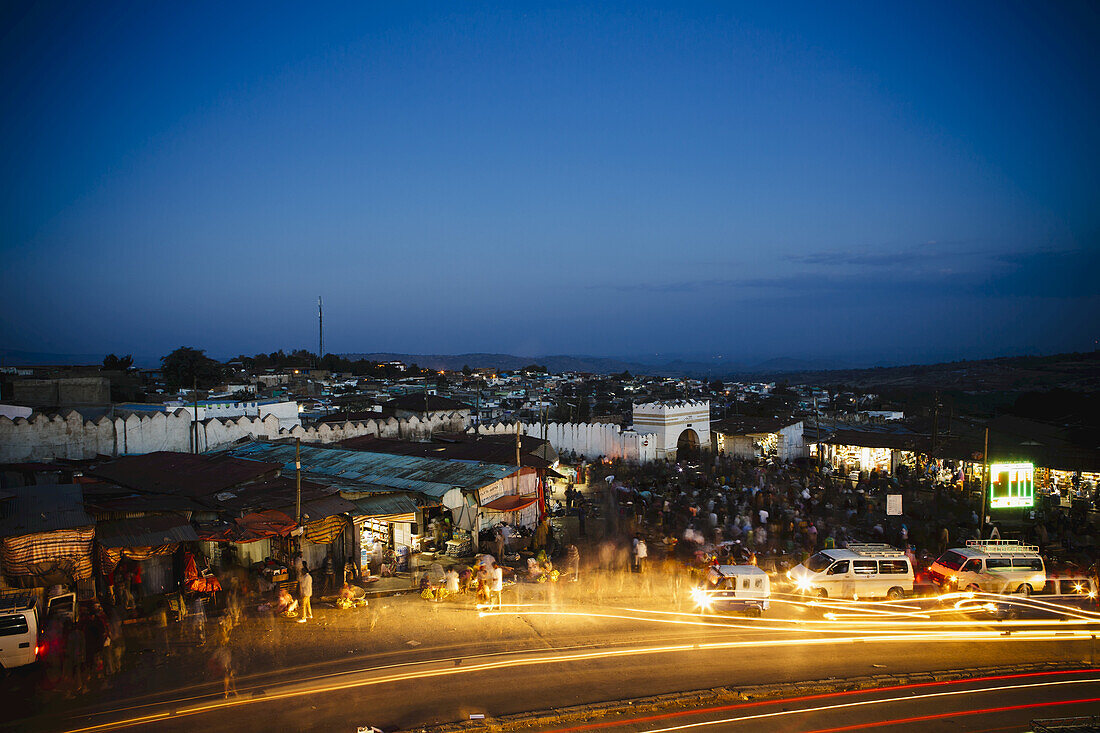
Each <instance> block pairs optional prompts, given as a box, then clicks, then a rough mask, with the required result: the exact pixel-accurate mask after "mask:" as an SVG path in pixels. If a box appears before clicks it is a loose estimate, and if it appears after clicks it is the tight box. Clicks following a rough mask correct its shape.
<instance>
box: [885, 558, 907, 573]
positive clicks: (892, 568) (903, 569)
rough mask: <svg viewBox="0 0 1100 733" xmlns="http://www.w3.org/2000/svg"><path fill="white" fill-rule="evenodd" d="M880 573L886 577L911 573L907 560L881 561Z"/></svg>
mask: <svg viewBox="0 0 1100 733" xmlns="http://www.w3.org/2000/svg"><path fill="white" fill-rule="evenodd" d="M878 571H879V572H880V573H884V574H886V575H905V574H907V573H908V572H909V563H908V562H906V561H905V560H880V561H879V563H878Z"/></svg>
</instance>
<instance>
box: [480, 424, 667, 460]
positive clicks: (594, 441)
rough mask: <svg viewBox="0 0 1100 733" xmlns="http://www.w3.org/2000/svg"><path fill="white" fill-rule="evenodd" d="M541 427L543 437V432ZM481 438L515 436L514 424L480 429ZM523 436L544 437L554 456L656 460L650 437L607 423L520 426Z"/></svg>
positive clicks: (654, 444) (483, 426)
mask: <svg viewBox="0 0 1100 733" xmlns="http://www.w3.org/2000/svg"><path fill="white" fill-rule="evenodd" d="M544 427H545V430H546V432H545V435H544V433H543V428H544ZM479 430H480V431H481V434H482V435H507V434H515V432H516V426H515V424H512V425H507V424H504V423H498V424H496V425H482V426H481V427H480V428H479ZM522 430H523V434H524V435H530V436H532V437H535V438H542V437H545V438H546V439H547V440H549V441H550V445H552V446H554V450H556V451H557V452H558V453H564V452H566V451H572V452H574V453H576V454H578V455H581V456H584V457H585V458H587V459H589V460H594V459H596V458H600V457H601V456H602V457H604V458H619V459H622V460H624V461H634V462H637V463H648V462H649V461H655V460H657V458H658V453H657V441H656V440H655V439H654V436H653V435H644V434H642V433H638V432H635V431H633V430H621V429H620V428H619V426H618V425H612V424H610V423H556V422H552V423H547V424H546V425H545V426H543V425H542V424H540V423H533V424H524V425H523V427H522Z"/></svg>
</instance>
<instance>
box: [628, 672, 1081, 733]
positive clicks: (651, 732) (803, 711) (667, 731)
mask: <svg viewBox="0 0 1100 733" xmlns="http://www.w3.org/2000/svg"><path fill="white" fill-rule="evenodd" d="M1095 682H1096V680H1055V681H1052V682H1035V683H1028V684H1020V685H993V686H990V687H981V688H977V689H973V688H969V689H966V690H948V691H946V692H930V693H927V694H923V695H908V696H899V697H891V698H882V699H876V700H857V701H855V702H846V703H837V704H834V705H822V706H818V707H812V708H799V709H798V710H776V711H773V712H769V713H755V714H753V715H745V716H741V717H733V718H722V719H719V720H704V721H699V722H695V723H685V724H683V725H675V726H670V727H667V728H650V729H648V730H646V731H645V733H672V732H673V731H681V730H690V729H692V728H703V727H707V726H712V725H722V724H726V723H743V722H747V721H752V720H765V719H768V718H780V717H789V716H793V715H807V714H810V713H821V712H827V711H832V710H844V709H850V708H857V707H869V706H874V705H888V704H891V703H899V702H903V703H912V702H913V701H914V700H924V699H931V698H938V697H939V698H942V697H952V696H958V695H973V694H981V693H983V692H1004V691H1005V690H1027V689H1035V688H1040V687H1055V686H1062V685H1081V684H1094V683H1095ZM863 692H864V694H866V693H869V692H874V691H873V690H864V691H863ZM1097 701H1100V697H1093V698H1087V699H1082V700H1074V701H1070V702H1051V703H1032V704H1030V705H1021V706H1019V707H1020V708H1021V709H1022V708H1025V707H1041V706H1042V705H1055V704H1064V705H1069V704H1075V703H1076V704H1080V703H1091V702H1097ZM773 702H778V703H783V702H784V701H783V700H778V701H773ZM1004 709H1006V710H1007V709H1011V707H1009V708H1004ZM968 712H970V711H962V712H959V713H955V714H954V715H965V714H967V713H968ZM938 717H951V716H947V715H944V714H942V713H940V714H936V715H931V716H925V717H924V719H928V720H932V719H935V718H938ZM879 725H883V723H881V722H876V723H871V724H866V725H857V726H855V727H856V728H860V727H865V728H869V727H873V726H879ZM847 729H848V728H836V729H832V730H847Z"/></svg>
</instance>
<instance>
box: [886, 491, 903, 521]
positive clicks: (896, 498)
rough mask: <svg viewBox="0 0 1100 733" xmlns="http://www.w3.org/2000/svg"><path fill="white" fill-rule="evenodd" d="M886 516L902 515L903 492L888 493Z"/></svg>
mask: <svg viewBox="0 0 1100 733" xmlns="http://www.w3.org/2000/svg"><path fill="white" fill-rule="evenodd" d="M886 516H888V517H900V516H901V494H887V495H886Z"/></svg>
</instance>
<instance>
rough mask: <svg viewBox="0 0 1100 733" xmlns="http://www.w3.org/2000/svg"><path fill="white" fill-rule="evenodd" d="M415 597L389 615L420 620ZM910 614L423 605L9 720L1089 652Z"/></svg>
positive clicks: (238, 720)
mask: <svg viewBox="0 0 1100 733" xmlns="http://www.w3.org/2000/svg"><path fill="white" fill-rule="evenodd" d="M417 602H418V601H416V599H410V603H409V604H406V605H404V606H399V607H400V608H402V609H404V610H406V611H407V612H409V613H410V614H412V613H416V612H418V611H423V609H424V606H423V602H419V603H420V604H421V605H415V604H416V603H417ZM917 610H918V611H920V613H914V611H913V609H912V606H911V605H910V606H906V607H899V608H894V609H884V608H882V607H881V606H874V605H872V606H871V607H868V608H863V609H861V608H859V607H845V606H841V607H837V608H829V609H822V608H812V609H807V608H803V607H797V606H790V607H787V608H782V607H777V608H776V609H775V611H774V612H773V613H770V614H769V615H768V616H767V617H765V618H764V619H754V620H745V619H739V618H710V617H708V618H706V619H700V618H699V617H697V616H694V615H680V614H676V613H672V612H669V611H664V610H658V609H649V610H630V609H626V608H623V607H619V606H605V605H593V604H587V605H565V604H562V605H560V606H559V607H558V608H556V609H555V608H551V607H548V606H544V605H524V606H522V607H519V608H514V609H506V611H507V612H506V613H504V614H502V615H498V616H488V617H480V618H479V617H478V615H477V613H476V612H475V611H471V610H469V609H458V608H451V607H440V608H438V609H435V608H433V609H431V611H430V613H431V614H432V616H433V618H432V623H431V624H430V625H428V624H420V623H410V622H411V621H418V620H419V619H416V618H408V617H406V618H404V620H405V621H406V623H404V624H402V625H401V626H400V627H397V626H395V628H418V629H420V632H421V633H419V634H418V635H417V638H416V639H407V640H404V637H402V636H401V635H400V634H397V635H396V636H393V638H389V641H388V642H387V643H388V644H389V646H385V645H382V646H378V647H376V648H375V649H373V650H372V651H371V653H369V654H367V655H363V654H359V653H353V654H346V655H336V657H335V658H334V657H333V654H332V652H333V651H334V650H337V651H338V650H339V649H340V648H344V646H343V645H349V646H350V645H351V644H354V645H355V646H356V647H362V646H363V645H364V641H365V639H364V638H363V636H362V635H359V636H356V635H355V634H354V633H346V632H345V631H344V630H343V629H340V628H334V629H333V630H332V631H331V632H326V631H325V630H324V629H322V628H320V627H317V626H312V627H311V626H310V625H308V624H307V625H297V624H290V627H289V629H287V630H285V631H284V632H283V633H292V632H293V633H299V632H301V631H302V630H303V629H304V627H310V629H311V633H314V634H318V636H316V637H307V638H317V639H318V640H319V643H323V644H326V645H327V646H325V647H324V648H323V650H324V651H325V652H327V654H320V653H318V654H317V655H315V657H314V659H310V658H309V657H308V656H301V655H299V656H295V657H293V658H287V659H284V660H282V663H275V664H272V665H270V666H269V668H268V669H266V670H264V671H261V672H258V673H255V674H249V675H246V676H243V677H242V678H241V679H240V680H239V681H238V691H239V693H240V694H239V696H237V697H234V698H231V699H230V700H229V701H228V702H224V701H221V700H220V699H216V698H215V697H213V695H212V693H214V692H215V691H220V685H212V684H211V683H209V682H204V681H201V680H200V679H196V684H193V685H185V686H177V687H175V688H173V689H170V690H156V691H154V692H153V693H150V694H149V695H145V696H138V697H131V698H117V697H116V698H114V699H112V700H110V701H109V702H107V703H104V704H103V705H101V706H100V708H99V709H96V707H95V706H94V705H91V706H85V707H84V709H80V710H71V711H58V712H57V713H56V714H51V713H53V712H54V711H52V710H47V711H45V714H42V715H38V716H37V717H35V718H33V719H16V718H15V716H12V718H10V719H9V720H11V721H12V725H13V726H14V727H16V728H18V729H21V730H24V729H26V730H32V729H37V730H70V729H77V728H82V727H83V728H97V729H110V728H114V727H117V725H115V724H122V725H129V724H130V723H133V724H134V725H133V726H130V727H131V728H133V727H147V728H150V729H151V728H152V727H153V726H155V727H156V729H157V730H180V731H184V730H186V731H188V733H190V732H191V731H192V730H194V729H195V728H196V727H197V726H201V727H202V728H203V729H204V731H208V730H213V731H216V730H226V731H229V730H232V731H233V732H234V733H241V732H242V731H249V730H261V729H263V730H265V731H266V730H267V729H268V728H270V721H271V720H272V719H273V718H274V717H276V716H277V717H278V718H279V719H280V720H281V721H284V722H285V723H286V724H288V725H289V727H290V728H291V729H302V730H305V729H310V728H315V727H320V726H327V727H330V728H332V729H334V730H346V729H349V727H350V726H352V725H353V724H354V725H361V724H371V725H375V726H378V727H380V728H382V729H384V730H392V729H398V728H413V727H418V726H423V725H429V724H433V723H438V722H446V721H453V720H460V719H465V718H468V717H469V716H470V715H472V714H487V715H494V716H495V715H505V714H511V713H518V712H524V711H531V710H544V709H548V708H558V707H564V706H569V705H578V704H587V703H593V702H599V701H608V700H619V699H624V698H631V697H643V696H647V695H655V694H663V693H668V692H678V691H684V690H692V689H702V688H709V687H717V686H723V685H735V686H743V685H752V684H758V683H772V682H795V681H802V680H811V679H824V678H829V677H838V678H843V677H852V676H860V675H874V674H909V673H914V672H921V671H935V670H943V669H952V668H960V667H968V668H973V667H982V666H999V665H1004V664H1011V663H1021V664H1023V663H1037V662H1046V661H1059V662H1071V663H1075V664H1088V663H1091V661H1090V660H1091V657H1092V655H1094V654H1095V650H1094V649H1093V643H1094V642H1093V641H1092V640H1091V639H1090V638H1089V637H1090V633H1095V626H1091V627H1090V625H1089V624H1088V623H1084V622H1081V621H1080V620H1078V621H1076V622H1073V623H1067V622H1058V623H1054V624H1050V623H1038V624H1037V623H1030V622H1028V623H1024V622H1021V623H1019V624H1013V623H993V622H989V621H976V620H974V619H973V618H970V617H967V616H966V615H960V614H957V613H954V612H953V611H951V610H950V608H948V609H946V611H945V609H943V608H940V607H939V606H937V607H936V608H935V609H932V608H931V607H929V608H924V609H917ZM943 611H945V612H943ZM825 613H829V614H832V615H834V618H830V619H826V618H825V617H824V614H825ZM330 633H331V634H333V635H329V634H330ZM248 638H249V639H252V638H254V637H248ZM387 638H388V637H387ZM408 641H415V642H417V643H416V644H413V645H409V644H408V643H407V642H408ZM237 643H238V644H239V642H237ZM379 643H381V642H379ZM308 649H309V647H308V645H307V646H306V647H305V651H307V652H308ZM320 651H321V649H318V652H320ZM273 659H274V660H276V662H278V657H273ZM199 674H200V676H201V672H200V673H199ZM200 682H201V683H200ZM100 726H102V727H100Z"/></svg>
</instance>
